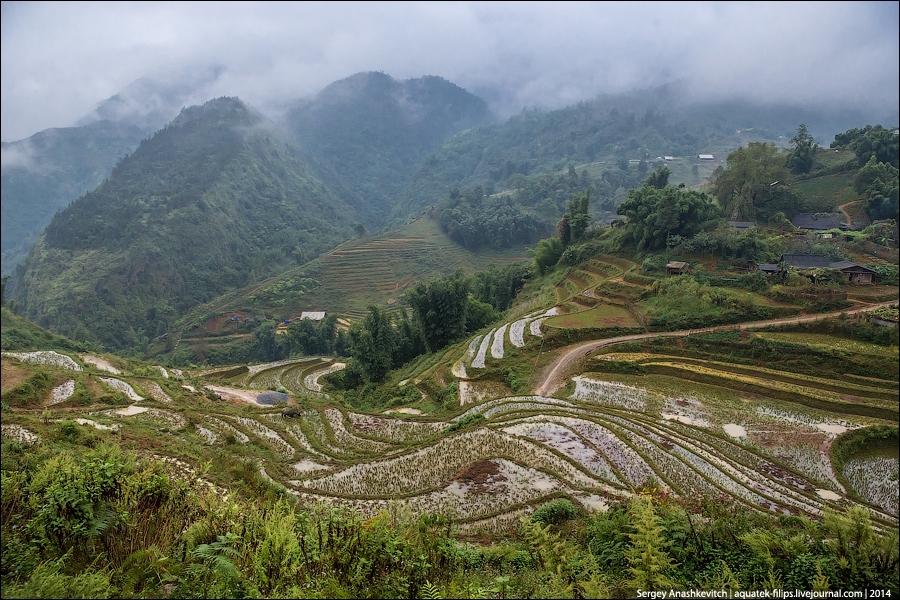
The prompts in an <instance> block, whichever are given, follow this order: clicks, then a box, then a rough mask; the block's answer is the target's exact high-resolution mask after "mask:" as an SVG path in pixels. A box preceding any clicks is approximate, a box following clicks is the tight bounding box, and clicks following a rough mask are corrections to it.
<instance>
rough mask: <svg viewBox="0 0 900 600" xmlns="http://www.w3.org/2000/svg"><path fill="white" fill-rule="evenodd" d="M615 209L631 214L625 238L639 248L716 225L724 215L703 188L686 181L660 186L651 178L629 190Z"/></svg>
mask: <svg viewBox="0 0 900 600" xmlns="http://www.w3.org/2000/svg"><path fill="white" fill-rule="evenodd" d="M648 181H649V179H648ZM616 213H617V214H620V215H624V216H626V217H628V224H627V225H626V229H625V230H626V239H627V240H628V241H630V242H631V243H633V244H635V245H636V246H637V249H638V250H639V251H644V250H649V251H653V250H659V249H662V248H665V247H666V244H667V241H668V239H669V237H670V236H675V235H679V236H681V237H684V238H689V237H693V236H694V235H695V234H697V233H699V232H701V231H704V230H709V229H714V228H715V226H716V224H717V223H718V221H719V219H720V218H721V213H720V211H719V209H718V207H716V205H715V204H713V203H712V202H711V201H710V199H709V197H708V196H707V195H706V194H704V193H702V192H697V191H694V190H687V189H685V188H684V186H683V185H681V186H679V187H674V186H671V185H668V186H666V187H665V188H664V189H657V188H655V187H653V186H652V185H650V183H648V182H644V185H643V186H642V187H641V188H640V189H637V190H630V191H629V192H628V200H626V201H625V202H623V203H622V204H621V205H620V206H619V208H618V209H616Z"/></svg>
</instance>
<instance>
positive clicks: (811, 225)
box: [791, 213, 842, 231]
mask: <svg viewBox="0 0 900 600" xmlns="http://www.w3.org/2000/svg"><path fill="white" fill-rule="evenodd" d="M841 216H842V215H839V214H838V213H828V214H813V213H796V214H795V215H794V216H792V217H791V224H792V225H793V226H794V227H797V228H799V229H812V230H813V231H821V230H823V229H836V228H838V227H840V225H841V223H842V220H841Z"/></svg>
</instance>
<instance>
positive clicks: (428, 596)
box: [420, 581, 444, 600]
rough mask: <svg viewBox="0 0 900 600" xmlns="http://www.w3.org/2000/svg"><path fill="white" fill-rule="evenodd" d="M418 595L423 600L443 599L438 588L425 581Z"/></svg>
mask: <svg viewBox="0 0 900 600" xmlns="http://www.w3.org/2000/svg"><path fill="white" fill-rule="evenodd" d="M420 595H421V597H422V598H423V599H424V600H441V599H442V598H443V597H444V596H443V594H441V591H440V590H439V589H438V587H437V586H436V585H434V584H433V583H431V582H430V581H426V582H425V585H423V586H422V590H421V592H420Z"/></svg>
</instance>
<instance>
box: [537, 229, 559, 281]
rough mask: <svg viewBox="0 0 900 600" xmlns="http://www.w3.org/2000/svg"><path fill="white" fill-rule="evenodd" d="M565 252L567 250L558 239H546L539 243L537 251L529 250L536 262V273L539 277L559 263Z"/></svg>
mask: <svg viewBox="0 0 900 600" xmlns="http://www.w3.org/2000/svg"><path fill="white" fill-rule="evenodd" d="M563 250H565V248H564V247H563V244H562V242H561V241H560V240H559V238H558V237H555V236H554V237H549V238H544V239H542V240H541V241H539V242H538V245H537V248H536V249H534V250H531V249H529V252H530V253H531V255H532V257H533V260H534V270H535V272H537V274H538V275H543V274H544V273H546V272H547V269H549V268H550V267H552V266H553V265H555V264H556V263H557V262H559V257H560V256H562V253H563Z"/></svg>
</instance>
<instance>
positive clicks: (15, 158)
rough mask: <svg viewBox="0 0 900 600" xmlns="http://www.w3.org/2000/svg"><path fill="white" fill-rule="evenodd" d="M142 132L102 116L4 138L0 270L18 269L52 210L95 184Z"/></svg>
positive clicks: (130, 148)
mask: <svg viewBox="0 0 900 600" xmlns="http://www.w3.org/2000/svg"><path fill="white" fill-rule="evenodd" d="M142 137H143V132H142V130H141V129H138V128H137V127H135V126H133V125H123V124H118V123H113V122H110V121H99V122H97V123H92V124H91V125H87V126H85V127H68V128H62V129H48V130H46V131H42V132H40V133H36V134H34V135H33V136H31V137H30V138H28V139H25V140H21V141H18V142H12V143H7V142H3V168H2V188H0V190H2V191H0V197H2V202H0V206H2V220H0V229H2V240H3V241H2V244H0V249H2V252H3V258H2V269H0V272H2V274H3V275H8V274H10V273H12V272H14V271H15V268H16V265H17V264H19V263H20V262H22V261H23V260H24V259H25V257H26V256H27V255H28V251H29V250H30V249H31V246H32V244H34V242H35V240H37V238H38V236H39V235H40V234H41V231H43V229H44V227H46V226H47V224H48V223H49V222H50V220H51V219H52V218H53V215H54V213H56V212H57V211H59V210H62V209H64V208H66V207H67V206H68V205H69V203H71V202H73V201H74V200H76V199H77V198H78V197H79V196H81V195H82V194H84V193H86V192H88V191H90V190H93V189H94V188H95V187H97V185H99V184H100V183H101V182H102V181H103V180H104V179H106V177H107V176H108V175H109V173H110V171H112V169H113V167H114V166H115V165H116V162H117V161H119V160H120V159H121V158H122V157H123V156H124V155H126V154H128V153H129V152H131V151H132V150H134V148H135V147H136V146H137V145H138V143H140V141H141V138H142Z"/></svg>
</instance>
